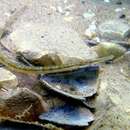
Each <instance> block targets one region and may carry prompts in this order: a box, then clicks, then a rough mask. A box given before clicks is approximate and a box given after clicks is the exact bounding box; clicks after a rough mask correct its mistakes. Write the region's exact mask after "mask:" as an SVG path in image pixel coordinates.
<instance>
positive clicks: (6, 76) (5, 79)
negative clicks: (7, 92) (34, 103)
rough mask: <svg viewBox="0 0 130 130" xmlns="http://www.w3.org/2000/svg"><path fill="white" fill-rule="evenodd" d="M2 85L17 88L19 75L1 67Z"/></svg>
mask: <svg viewBox="0 0 130 130" xmlns="http://www.w3.org/2000/svg"><path fill="white" fill-rule="evenodd" d="M0 74H1V76H0V87H3V88H15V87H17V85H18V79H17V77H16V76H15V75H14V74H13V73H11V72H10V71H8V70H6V69H4V68H0Z"/></svg>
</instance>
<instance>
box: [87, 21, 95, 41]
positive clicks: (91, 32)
mask: <svg viewBox="0 0 130 130" xmlns="http://www.w3.org/2000/svg"><path fill="white" fill-rule="evenodd" d="M85 36H86V37H87V38H89V39H92V38H94V37H96V36H97V27H96V24H95V22H92V23H91V24H90V25H89V27H88V28H87V29H86V30H85Z"/></svg>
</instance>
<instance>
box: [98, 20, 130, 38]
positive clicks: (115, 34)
mask: <svg viewBox="0 0 130 130" xmlns="http://www.w3.org/2000/svg"><path fill="white" fill-rule="evenodd" d="M99 32H100V34H101V36H102V37H103V38H107V39H111V40H123V39H125V38H126V37H128V36H129V35H130V26H129V25H128V24H127V23H125V22H123V21H120V20H109V21H106V22H104V23H102V24H100V25H99Z"/></svg>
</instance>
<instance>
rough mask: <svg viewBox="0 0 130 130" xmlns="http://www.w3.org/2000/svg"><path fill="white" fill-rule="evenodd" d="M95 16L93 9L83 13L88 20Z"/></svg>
mask: <svg viewBox="0 0 130 130" xmlns="http://www.w3.org/2000/svg"><path fill="white" fill-rule="evenodd" d="M93 17H95V13H94V12H92V11H91V10H88V11H87V12H85V13H83V18H85V19H87V20H91V19H92V18H93Z"/></svg>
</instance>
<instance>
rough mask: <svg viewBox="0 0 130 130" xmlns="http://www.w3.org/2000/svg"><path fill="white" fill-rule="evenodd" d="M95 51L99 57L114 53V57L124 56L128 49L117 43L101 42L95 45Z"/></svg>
mask: <svg viewBox="0 0 130 130" xmlns="http://www.w3.org/2000/svg"><path fill="white" fill-rule="evenodd" d="M95 51H96V52H97V54H98V56H99V57H104V56H110V55H113V56H114V58H118V57H120V56H122V55H123V54H124V53H125V52H126V51H127V50H126V49H125V48H124V47H122V46H120V45H118V44H116V43H111V42H101V43H100V44H98V45H97V46H96V47H95Z"/></svg>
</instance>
